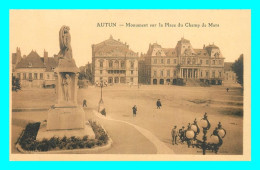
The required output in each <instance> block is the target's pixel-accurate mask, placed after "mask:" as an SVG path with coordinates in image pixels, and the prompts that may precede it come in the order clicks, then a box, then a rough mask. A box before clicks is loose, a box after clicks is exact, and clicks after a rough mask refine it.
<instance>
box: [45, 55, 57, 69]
mask: <svg viewBox="0 0 260 170" xmlns="http://www.w3.org/2000/svg"><path fill="white" fill-rule="evenodd" d="M45 66H46V71H47V72H51V71H53V68H56V67H57V66H58V62H57V60H55V59H54V57H48V61H47V63H46V65H45Z"/></svg>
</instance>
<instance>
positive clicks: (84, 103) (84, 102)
mask: <svg viewBox="0 0 260 170" xmlns="http://www.w3.org/2000/svg"><path fill="white" fill-rule="evenodd" d="M83 107H87V100H86V99H84V100H83Z"/></svg>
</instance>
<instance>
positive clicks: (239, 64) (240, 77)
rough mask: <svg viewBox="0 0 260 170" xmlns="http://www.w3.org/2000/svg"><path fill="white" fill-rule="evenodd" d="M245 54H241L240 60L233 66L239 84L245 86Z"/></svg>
mask: <svg viewBox="0 0 260 170" xmlns="http://www.w3.org/2000/svg"><path fill="white" fill-rule="evenodd" d="M243 60H244V54H241V55H240V56H239V58H238V59H237V60H236V61H235V63H234V64H233V65H232V70H233V71H234V72H235V73H236V75H237V82H238V83H239V84H241V86H243V83H244V82H243V79H244V77H243V73H244V63H243Z"/></svg>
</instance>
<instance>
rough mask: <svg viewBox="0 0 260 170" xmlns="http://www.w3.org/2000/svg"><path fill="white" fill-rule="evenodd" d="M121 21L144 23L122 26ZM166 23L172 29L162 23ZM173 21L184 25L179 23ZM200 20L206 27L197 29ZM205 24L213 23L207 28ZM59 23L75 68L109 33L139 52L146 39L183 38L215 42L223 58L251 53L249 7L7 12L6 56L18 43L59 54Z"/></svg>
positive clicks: (170, 44)
mask: <svg viewBox="0 0 260 170" xmlns="http://www.w3.org/2000/svg"><path fill="white" fill-rule="evenodd" d="M98 23H116V27H98V26H97V25H98ZM126 23H131V24H148V25H149V27H126ZM159 23H161V24H162V25H163V27H159ZM165 23H170V24H171V25H176V27H166V25H165ZM178 23H181V24H183V27H178ZM202 23H205V24H206V25H207V27H202ZM208 23H213V24H214V25H216V27H209V25H208ZM150 24H153V25H154V24H156V26H155V27H150ZM185 24H186V26H185ZM63 25H67V26H69V27H70V34H71V46H72V52H73V58H74V59H75V61H76V64H77V66H83V65H85V64H87V63H88V62H91V60H92V51H91V45H92V44H97V43H100V42H102V41H104V40H106V39H108V38H109V37H110V35H112V36H113V38H114V39H116V40H118V39H120V41H121V42H123V43H125V42H126V43H127V44H129V47H130V49H132V50H133V51H134V52H139V54H140V53H141V52H142V53H146V52H147V50H148V47H149V43H155V42H157V43H158V44H160V45H161V46H162V47H163V48H175V46H176V44H177V42H178V41H179V40H180V39H181V38H182V37H184V38H185V39H188V40H190V42H191V45H192V47H193V48H195V49H198V48H203V45H204V44H205V45H208V44H212V43H214V44H215V45H217V46H218V47H219V48H220V50H221V52H222V55H223V56H224V57H225V62H233V61H235V60H236V59H237V58H238V57H239V56H240V54H242V53H243V54H244V57H245V58H250V57H251V12H250V10H10V33H9V34H10V35H9V36H10V57H11V54H12V53H14V52H15V51H16V47H20V49H21V53H22V55H28V54H29V53H30V52H31V51H32V50H36V51H37V53H38V54H39V55H40V56H41V57H43V51H44V49H45V50H46V51H48V53H49V57H51V56H53V55H54V54H58V53H59V50H60V49H59V30H60V28H61V27H62V26H63ZM120 25H123V26H120ZM188 25H193V26H195V25H200V27H199V28H198V27H191V26H188ZM217 25H218V26H217Z"/></svg>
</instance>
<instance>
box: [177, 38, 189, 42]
mask: <svg viewBox="0 0 260 170" xmlns="http://www.w3.org/2000/svg"><path fill="white" fill-rule="evenodd" d="M178 42H181V43H190V40H187V39H184V38H181V40H179V41H178Z"/></svg>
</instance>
